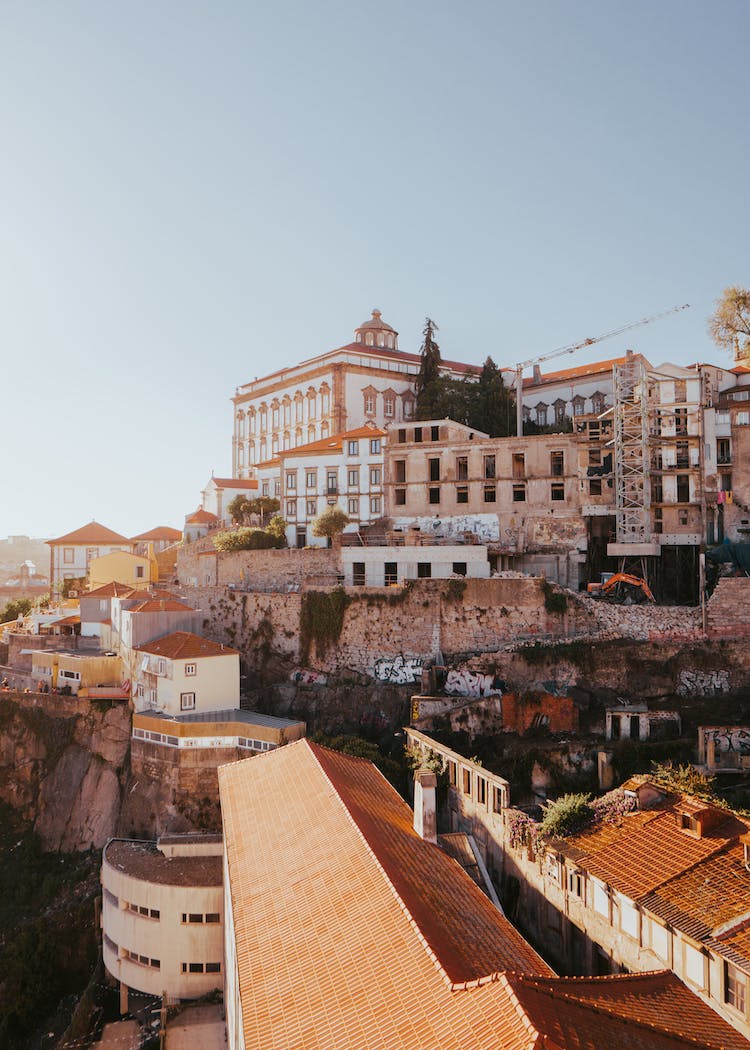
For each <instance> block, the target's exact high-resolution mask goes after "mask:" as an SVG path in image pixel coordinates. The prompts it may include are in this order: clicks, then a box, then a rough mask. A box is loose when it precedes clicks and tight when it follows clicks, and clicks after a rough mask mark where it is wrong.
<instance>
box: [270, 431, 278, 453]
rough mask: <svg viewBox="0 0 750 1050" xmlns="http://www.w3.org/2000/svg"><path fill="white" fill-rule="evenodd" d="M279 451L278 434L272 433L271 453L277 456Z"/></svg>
mask: <svg viewBox="0 0 750 1050" xmlns="http://www.w3.org/2000/svg"><path fill="white" fill-rule="evenodd" d="M278 453H279V435H278V434H274V435H273V437H272V438H271V455H272V456H277V455H278Z"/></svg>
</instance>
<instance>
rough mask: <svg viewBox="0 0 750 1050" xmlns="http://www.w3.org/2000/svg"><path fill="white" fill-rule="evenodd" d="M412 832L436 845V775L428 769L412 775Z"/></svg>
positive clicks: (419, 770)
mask: <svg viewBox="0 0 750 1050" xmlns="http://www.w3.org/2000/svg"><path fill="white" fill-rule="evenodd" d="M414 830H415V831H416V833H417V834H418V835H419V837H420V838H422V839H424V840H425V842H435V843H437V775H436V774H435V773H432V772H430V770H429V769H418V770H417V771H416V773H415V774H414Z"/></svg>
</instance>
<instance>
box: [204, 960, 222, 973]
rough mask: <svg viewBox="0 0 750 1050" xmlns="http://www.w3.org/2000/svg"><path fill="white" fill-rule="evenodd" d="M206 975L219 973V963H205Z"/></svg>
mask: <svg viewBox="0 0 750 1050" xmlns="http://www.w3.org/2000/svg"><path fill="white" fill-rule="evenodd" d="M206 973H221V963H217V962H213V963H206Z"/></svg>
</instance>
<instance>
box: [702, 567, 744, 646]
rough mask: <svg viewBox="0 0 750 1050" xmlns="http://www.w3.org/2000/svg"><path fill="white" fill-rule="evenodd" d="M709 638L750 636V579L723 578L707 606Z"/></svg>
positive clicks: (740, 577)
mask: <svg viewBox="0 0 750 1050" xmlns="http://www.w3.org/2000/svg"><path fill="white" fill-rule="evenodd" d="M706 633H707V635H708V637H709V638H736V637H745V638H746V637H748V635H750V578H748V577H747V576H722V577H721V579H720V580H719V581H718V583H717V584H716V587H715V588H714V592H713V594H712V595H711V597H710V598H709V600H708V604H707V606H706Z"/></svg>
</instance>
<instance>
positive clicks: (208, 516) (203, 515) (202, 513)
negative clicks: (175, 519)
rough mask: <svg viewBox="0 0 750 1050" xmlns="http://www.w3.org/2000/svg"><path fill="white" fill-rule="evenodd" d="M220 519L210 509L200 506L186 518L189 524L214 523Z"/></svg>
mask: <svg viewBox="0 0 750 1050" xmlns="http://www.w3.org/2000/svg"><path fill="white" fill-rule="evenodd" d="M218 520H219V519H218V518H217V517H216V515H215V514H212V513H211V511H210V510H203V508H202V507H198V509H197V510H194V511H193V513H192V514H191V515H190V516H189V517H187V518H186V519H185V521H186V523H187V524H188V525H212V524H214V522H217V521H218Z"/></svg>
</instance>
